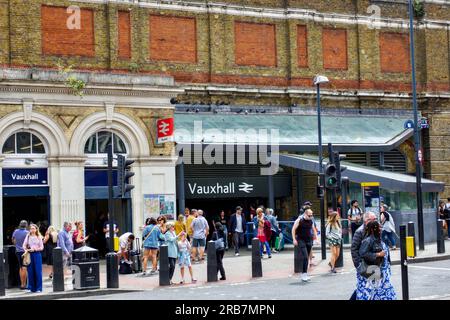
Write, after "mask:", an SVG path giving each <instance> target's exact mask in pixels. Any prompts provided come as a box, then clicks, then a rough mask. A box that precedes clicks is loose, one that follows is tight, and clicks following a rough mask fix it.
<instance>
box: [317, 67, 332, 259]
mask: <svg viewBox="0 0 450 320" xmlns="http://www.w3.org/2000/svg"><path fill="white" fill-rule="evenodd" d="M328 82H330V81H329V80H328V78H327V77H324V76H319V75H318V76H316V77H315V78H314V85H315V86H316V87H317V127H318V136H319V145H318V151H319V177H320V181H319V184H320V188H321V192H320V195H321V196H320V245H321V251H322V260H325V259H326V258H327V251H326V242H325V199H324V189H323V188H324V185H323V179H322V177H323V166H322V161H323V152H322V122H321V114H320V85H321V84H322V83H323V84H325V83H328Z"/></svg>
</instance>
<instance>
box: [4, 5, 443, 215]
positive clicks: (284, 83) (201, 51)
mask: <svg viewBox="0 0 450 320" xmlns="http://www.w3.org/2000/svg"><path fill="white" fill-rule="evenodd" d="M423 5H424V12H425V15H424V16H423V17H421V18H420V19H418V20H417V25H416V33H415V37H416V41H415V42H416V43H415V47H416V68H417V80H418V94H419V96H418V97H419V107H420V111H421V113H422V115H423V116H425V117H427V118H428V119H429V121H430V125H431V127H430V129H427V130H424V131H423V132H422V137H423V146H424V150H425V167H424V172H425V176H426V177H427V178H430V179H434V180H437V181H442V182H444V183H445V185H446V187H445V191H444V192H443V193H442V194H441V196H442V197H444V196H447V195H450V147H448V143H449V137H450V112H449V111H450V85H449V80H450V62H449V61H450V23H449V20H450V4H449V3H447V2H446V1H441V0H428V1H424V3H423ZM69 6H77V7H79V8H81V11H77V8H76V7H75V8H72V10H70V11H67V8H68V7H69ZM377 12H379V13H380V15H379V16H377V15H376V13H377ZM78 13H79V17H80V19H79V20H77V18H76V14H78ZM374 13H375V14H374ZM77 22H79V26H77ZM68 25H71V26H72V27H71V28H69V27H68ZM61 61H62V63H64V64H65V65H73V66H74V67H75V69H77V70H80V71H86V72H90V71H98V72H105V73H120V74H129V75H131V74H139V75H169V76H171V77H173V78H174V79H175V81H176V83H177V85H179V86H181V87H182V88H183V89H184V91H183V93H179V94H178V96H177V101H178V102H181V103H190V104H198V105H216V104H218V103H219V102H223V103H225V104H228V105H243V106H249V107H251V106H256V107H262V106H277V107H281V108H284V107H285V108H288V107H290V106H293V108H294V109H297V108H298V109H301V108H303V107H311V106H314V104H315V98H316V96H315V89H314V88H313V87H312V78H313V77H314V76H315V75H316V74H324V75H327V76H328V77H329V78H330V80H331V83H330V85H329V86H328V87H326V88H324V91H323V96H322V98H323V106H324V107H325V108H327V107H330V108H338V109H343V110H345V109H356V110H362V111H364V110H369V109H375V110H409V111H410V110H411V108H412V107H411V98H410V96H409V93H410V91H411V75H410V61H411V59H410V56H409V36H408V15H407V6H406V1H372V0H330V1H306V0H270V1H269V0H246V1H241V0H227V1H222V2H220V3H218V2H212V1H200V0H191V1H150V0H148V1H135V2H133V3H129V2H127V1H121V0H114V1H106V2H103V1H94V0H93V1H63V0H54V1H47V0H36V1H24V0H0V65H1V66H2V67H3V68H5V69H16V68H21V69H23V68H25V69H39V70H40V69H56V65H57V63H61ZM17 108H19V107H18V106H17V105H15V106H13V105H11V106H8V105H2V106H1V110H2V112H3V114H7V113H9V112H12V111H13V110H16V109H17ZM49 110H51V109H46V110H42V112H43V113H48V114H49V117H52V118H54V119H55V121H56V122H59V123H60V125H61V126H66V124H64V123H62V122H61V121H63V120H61V117H62V118H63V119H64V117H66V116H72V115H73V113H74V111H72V110H75V109H70V111H69V109H68V108H67V109H64V108H62V109H59V111H58V112H53V111H49ZM122 111H123V112H127V111H126V110H121V111H118V112H122ZM294 111H295V110H294ZM78 112H79V113H80V117H78V118H77V120H76V121H75V122H74V123H72V126H74V125H76V122H77V121H81V119H82V116H81V113H86V112H87V111H86V110H77V111H76V112H75V113H78ZM128 112H131V113H133V112H132V111H129V109H128ZM88 113H89V112H88ZM129 116H130V117H131V118H134V119H135V118H136V117H139V116H138V115H137V114H130V115H129ZM142 117H144V115H143V114H142ZM142 117H141V118H142ZM150 117H151V116H150ZM137 123H141V120H137ZM361 125H363V124H361ZM69 127H70V126H69ZM143 129H144V130H145V131H146V134H147V137H149V136H150V132H151V128H143ZM67 130H68V131H67V133H66V135H67V138H70V134H71V133H70V130H71V129H70V128H68V129H67ZM172 147H173V146H172V145H170V146H168V147H167V146H166V147H165V149H164V152H163V153H162V154H164V155H168V154H170V152H172V151H173V150H172ZM399 149H400V152H402V153H403V154H404V155H405V156H406V158H407V163H408V164H409V165H408V171H409V172H410V173H412V172H414V166H413V165H412V157H413V153H412V152H411V148H410V147H408V145H407V144H405V145H402V146H401V147H400V148H399ZM150 150H151V151H150V152H151V153H152V154H153V152H155V153H156V154H158V155H159V154H160V152H159V151H160V149H157V148H156V147H155V146H154V145H151V146H150ZM154 150H156V151H154ZM292 174H293V175H295V173H294V172H293V173H292ZM305 179H306V180H305V181H306V182H305V185H306V186H308V185H309V186H310V187H307V188H306V189H305V193H306V195H305V197H306V198H311V197H313V196H312V194H313V192H314V185H315V179H316V177H315V176H314V175H309V176H307V177H305ZM293 180H295V179H293ZM295 188H296V186H295V183H294V184H293V189H295ZM293 203H295V196H293V198H292V199H291V203H290V204H288V206H289V207H290V208H293V207H295V205H293Z"/></svg>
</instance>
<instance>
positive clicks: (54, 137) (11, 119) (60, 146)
mask: <svg viewBox="0 0 450 320" xmlns="http://www.w3.org/2000/svg"><path fill="white" fill-rule="evenodd" d="M24 119H25V114H24V112H23V111H22V112H14V113H11V114H9V115H7V116H4V117H3V118H1V119H0V146H1V147H3V144H4V143H5V141H6V139H8V138H9V136H11V135H12V134H13V133H15V132H18V131H22V130H25V131H30V132H32V133H33V134H35V135H36V136H37V137H39V139H41V141H42V143H43V144H44V147H45V150H46V153H47V155H48V156H55V157H57V156H59V155H62V154H67V153H68V151H69V148H68V146H69V144H68V142H67V139H66V137H65V135H64V131H63V130H62V129H61V127H60V126H59V125H58V124H57V123H56V122H54V121H53V120H52V119H50V118H49V117H47V116H45V115H43V114H40V113H36V112H34V113H33V114H32V116H31V120H30V123H29V125H28V126H26V125H25V124H24V123H25V121H24Z"/></svg>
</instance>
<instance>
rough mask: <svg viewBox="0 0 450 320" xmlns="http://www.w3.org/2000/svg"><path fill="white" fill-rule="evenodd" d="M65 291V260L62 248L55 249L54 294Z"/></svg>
mask: <svg viewBox="0 0 450 320" xmlns="http://www.w3.org/2000/svg"><path fill="white" fill-rule="evenodd" d="M61 291H64V260H63V252H62V249H61V248H60V247H56V248H54V249H53V292H61Z"/></svg>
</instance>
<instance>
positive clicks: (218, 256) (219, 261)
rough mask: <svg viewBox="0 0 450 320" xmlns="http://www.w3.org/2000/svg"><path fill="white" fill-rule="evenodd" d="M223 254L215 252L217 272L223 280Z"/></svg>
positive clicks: (223, 251)
mask: <svg viewBox="0 0 450 320" xmlns="http://www.w3.org/2000/svg"><path fill="white" fill-rule="evenodd" d="M224 254H225V250H216V261H217V272H220V276H221V277H222V278H225V269H224V268H223V263H222V259H223V255H224Z"/></svg>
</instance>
